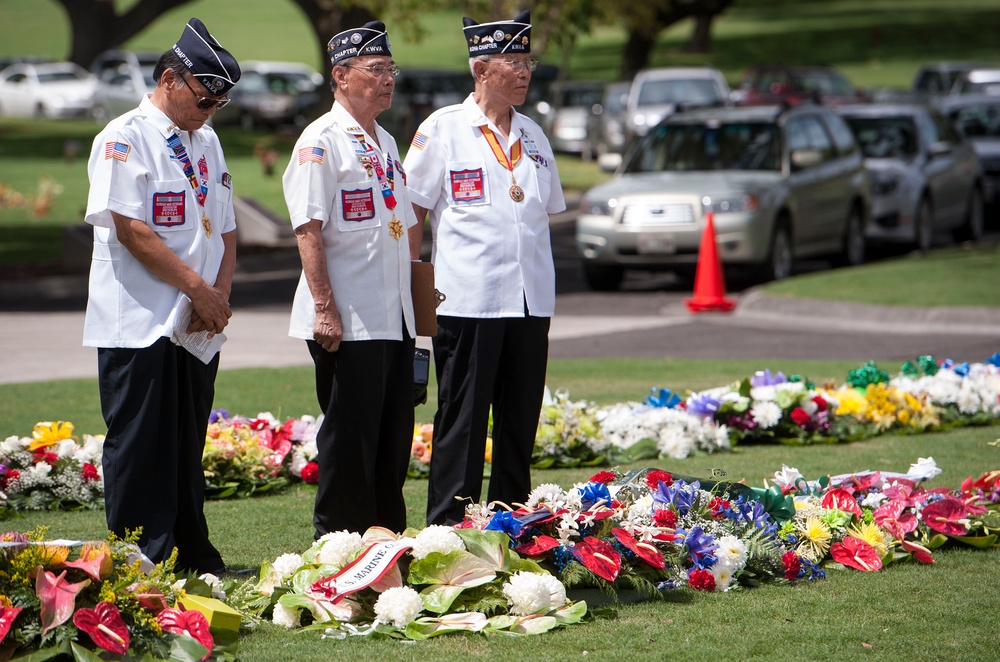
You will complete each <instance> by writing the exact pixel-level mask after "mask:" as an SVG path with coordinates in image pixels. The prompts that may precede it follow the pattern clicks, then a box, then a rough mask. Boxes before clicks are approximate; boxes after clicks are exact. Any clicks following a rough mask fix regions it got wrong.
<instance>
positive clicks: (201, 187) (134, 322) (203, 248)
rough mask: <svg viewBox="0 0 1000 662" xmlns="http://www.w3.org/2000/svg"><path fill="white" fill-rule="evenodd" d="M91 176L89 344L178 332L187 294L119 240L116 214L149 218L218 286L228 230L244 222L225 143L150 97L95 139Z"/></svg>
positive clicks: (135, 344) (133, 342)
mask: <svg viewBox="0 0 1000 662" xmlns="http://www.w3.org/2000/svg"><path fill="white" fill-rule="evenodd" d="M173 135H177V136H178V137H179V138H180V140H181V143H182V145H183V147H184V150H185V153H186V155H187V156H188V160H189V161H190V163H191V168H192V172H193V173H194V178H195V180H194V181H195V185H196V186H197V189H196V188H195V187H194V186H192V182H191V180H190V179H189V178H188V177H187V176H186V175H185V172H184V168H183V166H182V165H181V163H180V161H179V160H178V158H177V154H176V152H175V150H174V149H172V148H171V147H170V146H169V145H168V144H167V140H168V139H169V138H170V137H171V136H173ZM88 174H89V177H90V194H89V197H88V199H87V216H86V221H87V223H90V224H91V225H93V226H94V255H93V262H92V264H91V268H90V298H89V300H88V301H87V315H86V320H85V322H84V332H83V344H84V345H85V346H87V347H132V348H141V347H149V346H150V345H152V344H153V343H154V342H155V341H156V340H157V339H159V338H160V337H163V336H166V337H169V336H171V335H172V334H173V326H174V320H175V318H176V316H177V314H178V312H179V305H180V303H181V302H182V301H183V299H184V297H185V295H184V294H183V293H182V292H181V291H180V290H178V289H177V288H176V287H174V286H172V285H169V284H167V283H165V282H163V281H162V280H160V279H159V278H158V277H156V276H154V275H153V274H152V273H151V272H150V271H149V270H147V269H146V268H145V267H144V266H143V265H142V264H140V263H139V261H138V260H136V259H135V257H133V256H132V254H131V253H130V252H129V251H128V249H127V248H125V247H124V246H123V245H122V244H121V243H120V242H119V241H118V235H117V233H116V232H115V223H114V220H113V218H112V216H111V212H117V213H119V214H121V215H122V216H126V217H128V218H133V219H136V220H140V221H143V222H144V223H145V224H146V225H147V226H149V227H150V228H151V229H152V230H153V231H154V232H156V234H157V235H158V236H159V237H160V239H162V240H163V241H164V243H165V244H166V245H167V247H168V248H170V250H171V251H173V252H174V253H175V254H176V255H177V256H178V257H180V258H181V260H183V261H184V262H185V263H186V264H187V265H188V266H189V267H191V268H192V269H193V270H194V271H195V272H196V273H198V274H199V275H200V276H201V277H202V278H203V279H205V281H206V282H208V283H212V284H214V283H215V279H216V277H217V276H218V274H219V267H220V265H221V264H222V256H223V254H224V253H225V244H224V242H223V240H222V235H223V234H224V233H226V232H231V231H233V230H235V229H236V217H235V215H234V213H233V204H232V203H233V191H232V178H231V177H230V175H229V168H228V167H227V166H226V161H225V158H224V157H223V154H222V147H221V146H220V144H219V139H218V137H217V136H216V135H215V131H213V130H212V128H211V127H208V126H205V127H202V128H201V129H198V130H197V131H181V130H179V129H177V127H176V125H175V124H174V123H173V122H172V121H171V120H170V118H169V117H167V116H166V115H165V114H163V112H162V111H161V110H159V109H158V108H157V107H156V106H154V105H153V103H152V101H150V99H149V98H148V97H145V98H143V99H142V101H141V102H140V103H139V107H138V108H136V109H135V110H132V111H129V112H128V113H125V114H124V115H122V116H120V117H117V118H115V119H114V120H112V121H111V122H110V123H109V124H108V125H107V126H106V127H105V128H104V130H103V131H101V133H99V134H98V135H97V137H96V138H95V139H94V144H93V147H92V148H91V153H90V161H89V163H88ZM199 193H201V196H199ZM199 197H201V199H203V200H204V204H201V202H200V201H199ZM206 224H207V225H208V227H209V228H210V232H207V231H206V229H205V226H206Z"/></svg>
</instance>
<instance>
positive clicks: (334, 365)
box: [306, 328, 414, 538]
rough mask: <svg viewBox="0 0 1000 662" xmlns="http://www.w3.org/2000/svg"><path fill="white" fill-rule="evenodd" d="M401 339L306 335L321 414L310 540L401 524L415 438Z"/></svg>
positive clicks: (406, 352) (408, 348)
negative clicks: (333, 343) (328, 345)
mask: <svg viewBox="0 0 1000 662" xmlns="http://www.w3.org/2000/svg"><path fill="white" fill-rule="evenodd" d="M403 335H404V339H403V340H402V341H399V340H362V341H349V342H342V343H340V347H339V348H338V349H337V351H336V352H327V351H326V350H325V349H323V348H322V347H320V345H319V343H317V342H315V341H312V340H307V341H306V343H307V344H308V345H309V353H310V354H312V358H313V363H314V364H315V366H316V397H317V399H318V400H319V405H320V408H321V409H322V410H323V412H324V414H325V417H324V419H323V424H322V425H321V426H320V429H319V432H318V433H317V434H316V447H317V452H318V456H317V458H316V462H317V464H318V465H319V485H318V488H319V489H318V490H317V492H316V505H315V509H314V511H313V524H314V526H315V527H316V538H319V537H320V536H322V535H324V534H326V533H330V532H333V531H341V530H344V529H346V530H348V531H357V532H358V533H362V534H363V533H364V532H365V531H367V530H368V528H369V527H372V526H382V527H385V528H387V529H389V530H391V531H395V532H397V533H398V532H402V531H403V529H405V528H406V503H405V502H404V501H403V483H404V482H405V481H406V469H407V467H408V466H409V463H410V446H411V444H412V442H413V347H414V341H413V339H412V338H409V337H408V336H407V335H406V331H405V328H404V331H403Z"/></svg>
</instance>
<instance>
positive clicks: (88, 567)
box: [63, 543, 112, 581]
mask: <svg viewBox="0 0 1000 662" xmlns="http://www.w3.org/2000/svg"><path fill="white" fill-rule="evenodd" d="M63 565H65V566H66V567H69V568H78V569H80V570H83V571H84V572H85V573H87V574H88V575H89V576H90V577H91V578H93V579H94V580H96V581H101V579H102V578H103V577H108V576H109V575H110V574H111V566H112V563H111V548H110V547H108V544H107V543H98V544H89V543H88V544H86V545H84V546H83V548H82V549H81V550H80V557H79V558H78V559H77V560H75V561H67V562H66V563H64V564H63Z"/></svg>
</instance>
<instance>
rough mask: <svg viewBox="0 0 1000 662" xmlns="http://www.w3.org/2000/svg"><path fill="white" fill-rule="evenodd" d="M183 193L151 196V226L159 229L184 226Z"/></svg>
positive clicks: (172, 192) (171, 192)
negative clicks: (159, 227)
mask: <svg viewBox="0 0 1000 662" xmlns="http://www.w3.org/2000/svg"><path fill="white" fill-rule="evenodd" d="M185 197H186V196H185V195H184V193H183V192H180V193H177V192H174V191H170V192H168V193H154V194H153V225H159V226H161V227H173V226H175V225H183V224H184V199H185Z"/></svg>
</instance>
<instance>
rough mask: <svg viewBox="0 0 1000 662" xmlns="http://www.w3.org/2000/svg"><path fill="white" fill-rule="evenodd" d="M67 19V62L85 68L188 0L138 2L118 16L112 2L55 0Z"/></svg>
mask: <svg viewBox="0 0 1000 662" xmlns="http://www.w3.org/2000/svg"><path fill="white" fill-rule="evenodd" d="M56 2H58V3H59V4H60V5H62V7H63V9H64V10H66V15H67V17H68V18H69V25H70V39H71V42H70V48H69V55H68V56H67V59H68V60H69V61H71V62H76V63H77V64H79V65H80V66H82V67H89V66H90V64H91V63H92V62H93V61H94V59H95V58H96V57H97V56H98V55H100V54H101V53H103V52H104V51H106V50H108V49H109V48H115V47H117V46H121V45H122V44H124V43H125V42H126V41H128V40H129V39H131V38H132V37H134V36H135V35H137V34H139V33H140V32H142V31H143V30H144V29H145V28H146V27H147V26H148V25H149V24H150V23H152V22H153V21H155V20H156V19H157V18H159V17H160V16H161V15H162V14H163V13H165V12H168V11H170V10H171V9H174V8H176V7H180V6H181V5H186V4H188V3H189V2H191V0H139V1H138V2H136V3H135V4H134V5H132V7H131V8H130V9H128V10H127V11H125V12H123V13H121V14H119V13H117V12H116V11H115V3H114V1H113V0H56Z"/></svg>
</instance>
